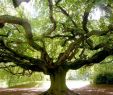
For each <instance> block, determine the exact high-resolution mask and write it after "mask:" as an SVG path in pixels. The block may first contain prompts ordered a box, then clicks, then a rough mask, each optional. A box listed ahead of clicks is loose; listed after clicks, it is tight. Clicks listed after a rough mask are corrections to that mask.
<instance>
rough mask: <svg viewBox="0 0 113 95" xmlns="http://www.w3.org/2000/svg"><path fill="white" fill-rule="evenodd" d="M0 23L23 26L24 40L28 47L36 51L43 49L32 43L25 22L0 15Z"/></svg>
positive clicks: (31, 37) (27, 24) (17, 18)
mask: <svg viewBox="0 0 113 95" xmlns="http://www.w3.org/2000/svg"><path fill="white" fill-rule="evenodd" d="M0 23H11V24H18V25H21V26H23V28H24V29H25V32H26V38H27V40H28V43H29V45H30V46H32V47H33V48H34V49H36V50H38V51H39V50H42V49H43V48H42V47H41V46H39V45H38V44H36V43H35V42H34V41H33V35H32V32H31V25H30V24H29V23H28V21H27V20H25V19H22V18H19V17H14V16H10V15H2V16H0Z"/></svg>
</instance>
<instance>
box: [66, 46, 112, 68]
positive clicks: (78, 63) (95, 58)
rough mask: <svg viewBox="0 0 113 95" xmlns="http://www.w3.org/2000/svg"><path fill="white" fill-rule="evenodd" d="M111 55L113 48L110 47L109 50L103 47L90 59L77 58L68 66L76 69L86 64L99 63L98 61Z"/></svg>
mask: <svg viewBox="0 0 113 95" xmlns="http://www.w3.org/2000/svg"><path fill="white" fill-rule="evenodd" d="M110 55H113V48H112V49H109V50H106V49H103V50H102V51H100V52H97V53H96V54H94V55H93V56H92V57H90V58H89V59H86V60H82V59H79V60H76V61H75V62H72V63H70V64H69V66H68V67H69V68H70V69H74V70H76V69H78V68H81V67H82V66H85V65H92V64H97V63H99V62H101V61H103V60H104V59H105V58H106V57H107V56H110ZM67 65H68V64H67Z"/></svg>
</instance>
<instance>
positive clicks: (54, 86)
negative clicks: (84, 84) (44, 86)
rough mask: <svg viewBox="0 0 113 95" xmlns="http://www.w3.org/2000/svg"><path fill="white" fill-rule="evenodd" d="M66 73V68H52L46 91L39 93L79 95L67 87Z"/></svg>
mask: <svg viewBox="0 0 113 95" xmlns="http://www.w3.org/2000/svg"><path fill="white" fill-rule="evenodd" d="M66 73H67V70H65V69H63V68H59V69H57V70H56V69H55V70H54V71H53V70H52V71H51V74H50V81H51V86H50V88H49V89H48V91H46V92H43V93H41V94H40V95H79V94H76V93H74V92H73V91H71V90H69V89H68V87H67V85H66V79H65V78H66Z"/></svg>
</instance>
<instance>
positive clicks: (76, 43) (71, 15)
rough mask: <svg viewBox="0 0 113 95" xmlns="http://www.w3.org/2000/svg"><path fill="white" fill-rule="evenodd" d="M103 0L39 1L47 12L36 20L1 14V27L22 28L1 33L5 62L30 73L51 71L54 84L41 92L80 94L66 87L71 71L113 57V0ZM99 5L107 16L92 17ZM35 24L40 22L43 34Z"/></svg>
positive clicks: (0, 46)
mask: <svg viewBox="0 0 113 95" xmlns="http://www.w3.org/2000/svg"><path fill="white" fill-rule="evenodd" d="M13 1H14V0H13ZM16 1H19V0H16ZM16 1H15V2H13V3H14V6H15V7H17V6H19V5H15V3H16ZM20 1H21V0H20ZM28 1H29V0H26V2H28ZM103 1H105V2H103ZM103 1H102V0H100V1H99V0H44V1H39V2H40V3H37V2H36V3H35V5H36V6H39V5H41V6H42V10H43V11H40V14H41V12H42V14H41V16H40V18H41V20H37V19H36V18H38V17H35V21H36V20H37V23H35V24H34V22H32V23H31V22H30V21H29V19H28V20H27V19H25V18H23V17H20V16H18V17H16V16H11V15H5V14H4V15H0V28H1V31H2V30H4V29H5V28H6V27H5V26H8V25H13V26H11V27H15V28H16V29H17V31H18V32H17V31H15V30H11V31H10V32H9V31H8V32H7V33H6V32H5V33H2V34H1V35H0V62H1V63H4V64H5V68H6V67H7V68H8V67H9V65H10V64H9V62H12V63H14V64H13V65H10V67H14V66H19V67H21V68H23V69H24V70H27V71H30V72H43V73H44V74H47V75H49V76H50V80H51V87H50V88H49V90H48V91H46V92H44V93H42V94H41V95H76V94H75V93H74V92H72V91H70V90H69V89H68V87H67V86H66V80H65V77H66V73H67V72H68V70H70V69H72V70H76V69H79V68H81V67H83V66H88V65H93V64H97V63H100V62H101V61H103V60H104V59H105V58H107V57H108V56H110V55H113V45H112V44H113V37H112V36H113V34H112V33H113V25H112V21H113V19H112V7H113V4H112V3H111V2H112V0H108V1H107V0H103ZM20 3H21V2H19V4H20ZM97 7H99V8H100V9H103V10H104V12H105V14H104V15H103V16H101V18H100V19H98V20H94V19H93V18H91V17H92V14H95V13H94V11H93V10H94V9H95V8H97ZM40 10H41V9H40ZM103 10H102V11H103ZM106 10H107V11H106ZM106 14H107V16H106ZM97 15H98V14H97ZM32 19H33V18H32ZM31 21H32V20H31ZM41 22H42V23H43V24H42V23H41ZM32 24H33V25H35V26H37V27H35V28H37V32H36V30H35V28H34V27H33V25H32ZM31 25H32V27H31ZM20 26H22V27H23V29H21V27H20ZM38 26H39V27H40V29H38ZM11 27H8V28H11ZM23 30H24V31H25V32H23ZM34 31H35V32H34ZM20 34H22V35H24V36H22V35H20ZM36 34H37V35H36ZM13 35H16V38H13V37H14V36H13ZM39 35H40V36H39ZM23 39H24V40H23ZM23 48H24V49H23ZM35 55H36V56H35ZM7 63H8V64H7Z"/></svg>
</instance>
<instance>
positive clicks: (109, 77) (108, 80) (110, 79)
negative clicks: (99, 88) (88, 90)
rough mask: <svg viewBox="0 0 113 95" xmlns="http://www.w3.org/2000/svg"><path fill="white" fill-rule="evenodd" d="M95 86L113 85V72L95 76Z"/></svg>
mask: <svg viewBox="0 0 113 95" xmlns="http://www.w3.org/2000/svg"><path fill="white" fill-rule="evenodd" d="M93 83H94V84H113V72H105V73H100V74H98V75H96V76H95V78H94V80H93Z"/></svg>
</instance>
